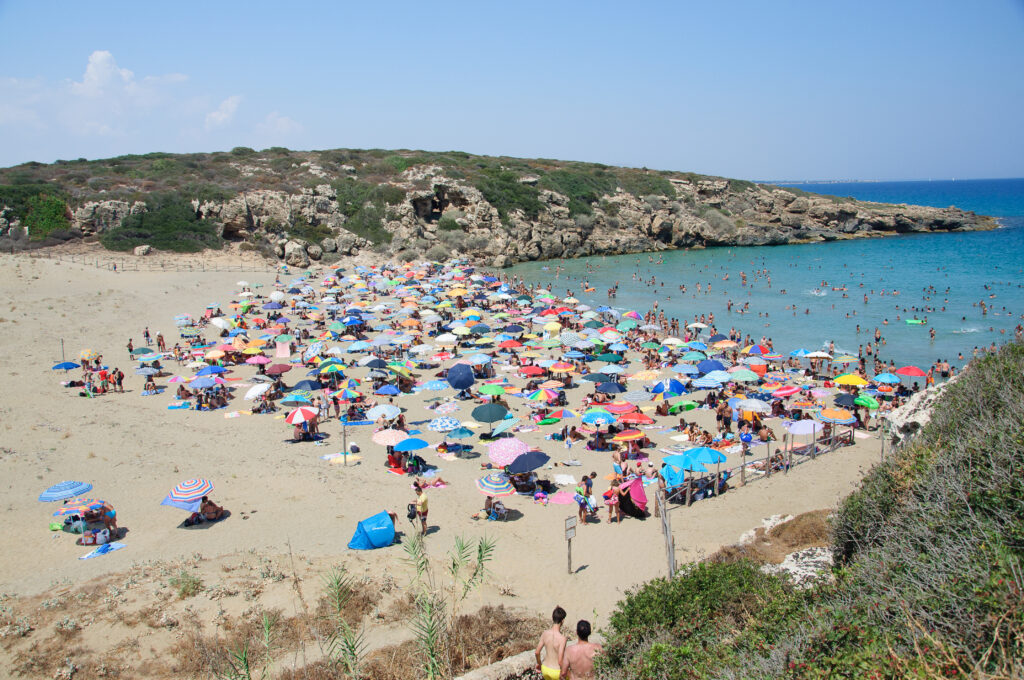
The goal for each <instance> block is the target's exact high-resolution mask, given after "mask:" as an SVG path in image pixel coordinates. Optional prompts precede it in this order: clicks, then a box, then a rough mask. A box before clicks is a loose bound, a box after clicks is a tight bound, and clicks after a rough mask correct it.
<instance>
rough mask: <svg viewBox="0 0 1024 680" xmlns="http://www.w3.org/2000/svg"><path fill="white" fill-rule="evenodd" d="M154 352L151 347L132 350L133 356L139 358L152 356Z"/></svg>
mask: <svg viewBox="0 0 1024 680" xmlns="http://www.w3.org/2000/svg"><path fill="white" fill-rule="evenodd" d="M152 353H153V350H151V349H150V348H149V347H136V348H135V349H133V350H132V356H139V355H140V354H152Z"/></svg>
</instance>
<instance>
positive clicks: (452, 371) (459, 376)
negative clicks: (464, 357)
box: [447, 364, 476, 390]
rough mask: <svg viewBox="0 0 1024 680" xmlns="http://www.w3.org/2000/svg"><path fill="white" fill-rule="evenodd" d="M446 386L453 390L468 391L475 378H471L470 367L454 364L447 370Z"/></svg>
mask: <svg viewBox="0 0 1024 680" xmlns="http://www.w3.org/2000/svg"><path fill="white" fill-rule="evenodd" d="M447 379H448V384H449V385H451V386H452V387H453V388H454V389H457V390H465V389H468V388H469V387H470V386H471V385H472V384H473V383H474V382H476V378H475V377H474V376H473V369H472V367H470V366H468V365H466V364H455V365H454V366H452V367H451V368H449V369H448V376H447Z"/></svg>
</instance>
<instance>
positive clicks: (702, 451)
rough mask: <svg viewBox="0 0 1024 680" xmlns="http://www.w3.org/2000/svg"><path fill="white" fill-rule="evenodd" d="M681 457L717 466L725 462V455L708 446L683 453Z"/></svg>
mask: <svg viewBox="0 0 1024 680" xmlns="http://www.w3.org/2000/svg"><path fill="white" fill-rule="evenodd" d="M683 455H684V456H686V457H687V458H690V459H691V460H694V461H696V462H698V463H713V464H718V463H724V462H725V454H723V453H722V452H721V451H717V450H715V449H712V448H710V447H708V446H698V447H696V448H693V449H690V450H689V451H684V452H683Z"/></svg>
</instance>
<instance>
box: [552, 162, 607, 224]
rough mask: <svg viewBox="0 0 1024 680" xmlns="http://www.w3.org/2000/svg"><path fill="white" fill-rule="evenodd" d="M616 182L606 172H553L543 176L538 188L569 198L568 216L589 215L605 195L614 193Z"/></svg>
mask: <svg viewBox="0 0 1024 680" xmlns="http://www.w3.org/2000/svg"><path fill="white" fill-rule="evenodd" d="M617 185H618V180H617V178H616V177H615V175H613V174H612V173H610V172H608V171H607V170H594V171H590V172H581V171H572V170H555V171H552V172H549V173H548V174H546V175H544V176H543V177H542V178H541V180H540V186H542V187H544V188H545V189H550V190H551V191H557V192H558V193H560V194H563V195H565V196H568V197H569V214H570V215H571V216H573V217H575V216H576V215H589V214H591V213H592V212H593V211H594V208H593V205H594V204H595V203H597V201H598V200H600V198H601V196H603V195H605V194H610V193H614V191H615V187H616V186H617Z"/></svg>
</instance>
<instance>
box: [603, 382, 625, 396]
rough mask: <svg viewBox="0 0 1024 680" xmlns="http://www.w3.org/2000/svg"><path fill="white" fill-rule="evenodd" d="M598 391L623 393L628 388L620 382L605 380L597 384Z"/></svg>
mask: <svg viewBox="0 0 1024 680" xmlns="http://www.w3.org/2000/svg"><path fill="white" fill-rule="evenodd" d="M597 391H598V392H603V393H605V394H621V393H622V392H625V391H626V388H625V387H623V386H622V385H620V384H619V383H613V382H604V383H601V384H599V385H598V386H597Z"/></svg>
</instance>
